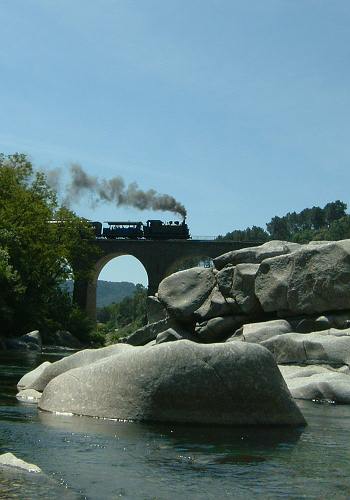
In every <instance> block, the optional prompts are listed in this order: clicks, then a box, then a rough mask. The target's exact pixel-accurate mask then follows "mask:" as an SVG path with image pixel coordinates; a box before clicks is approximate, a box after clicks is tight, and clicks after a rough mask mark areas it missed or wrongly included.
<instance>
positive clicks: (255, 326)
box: [226, 319, 292, 344]
mask: <svg viewBox="0 0 350 500" xmlns="http://www.w3.org/2000/svg"><path fill="white" fill-rule="evenodd" d="M290 332H292V327H291V325H290V323H288V321H286V320H285V319H275V320H271V321H262V322H259V323H247V324H245V325H243V326H242V327H241V328H240V329H239V330H237V331H236V332H235V334H234V335H233V336H232V337H230V338H228V339H227V340H226V342H232V341H233V340H242V341H245V342H253V343H255V344H260V343H261V342H263V341H264V340H268V339H270V338H272V337H275V336H276V335H283V334H285V333H290Z"/></svg>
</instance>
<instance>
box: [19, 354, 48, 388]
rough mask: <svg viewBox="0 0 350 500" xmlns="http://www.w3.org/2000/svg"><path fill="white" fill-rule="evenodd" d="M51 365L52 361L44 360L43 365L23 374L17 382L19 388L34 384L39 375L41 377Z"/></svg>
mask: <svg viewBox="0 0 350 500" xmlns="http://www.w3.org/2000/svg"><path fill="white" fill-rule="evenodd" d="M50 365H51V363H50V361H44V363H41V365H39V366H37V367H36V368H35V369H34V370H32V371H30V372H28V373H26V374H25V375H23V377H22V378H21V379H20V381H19V382H18V384H17V388H18V389H26V388H27V387H30V386H31V385H32V384H33V382H35V380H36V379H37V378H38V377H40V375H41V374H42V373H43V372H44V371H45V369H46V368H47V367H48V366H50Z"/></svg>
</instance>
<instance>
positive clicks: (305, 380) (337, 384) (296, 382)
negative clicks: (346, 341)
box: [279, 365, 350, 404]
mask: <svg viewBox="0 0 350 500" xmlns="http://www.w3.org/2000/svg"><path fill="white" fill-rule="evenodd" d="M344 368H345V369H346V372H345V373H344ZM279 369H280V371H281V373H282V375H283V377H284V379H285V381H286V383H287V385H288V388H289V390H290V392H291V394H292V396H293V398H295V399H307V400H318V401H332V402H335V403H341V404H349V403H350V375H349V370H348V368H347V367H342V368H340V369H338V370H336V369H333V368H331V367H329V366H316V365H313V366H306V367H305V366H295V365H293V366H282V365H281V366H279Z"/></svg>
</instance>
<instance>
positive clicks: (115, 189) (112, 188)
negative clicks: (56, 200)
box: [51, 163, 187, 218]
mask: <svg viewBox="0 0 350 500" xmlns="http://www.w3.org/2000/svg"><path fill="white" fill-rule="evenodd" d="M70 174H71V178H70V181H69V183H68V186H67V189H66V196H65V199H64V204H65V205H67V206H70V205H71V204H72V203H74V202H79V201H80V199H81V198H82V197H83V196H84V195H88V196H89V198H90V205H91V206H93V207H95V206H96V205H98V204H99V203H100V202H104V203H114V204H115V205H116V206H118V207H120V206H129V207H134V208H138V209H139V210H147V209H149V210H162V211H169V212H173V213H177V214H179V215H181V216H182V217H184V218H185V217H186V214H187V212H186V208H185V207H184V205H182V203H179V202H178V201H176V200H175V198H174V197H173V196H170V195H168V194H159V193H157V191H155V190H154V189H149V190H147V191H143V190H142V189H140V188H139V186H138V184H137V183H136V182H131V183H130V184H128V185H126V184H125V182H124V179H123V178H122V177H119V176H118V177H113V178H112V179H99V178H98V177H95V176H91V175H89V174H87V173H86V172H85V171H84V169H83V168H82V166H81V165H79V164H77V163H74V164H72V165H71V166H70ZM51 177H52V178H53V180H54V181H55V183H56V185H57V184H58V181H57V177H58V175H57V171H55V172H54V174H53V175H52V176H51Z"/></svg>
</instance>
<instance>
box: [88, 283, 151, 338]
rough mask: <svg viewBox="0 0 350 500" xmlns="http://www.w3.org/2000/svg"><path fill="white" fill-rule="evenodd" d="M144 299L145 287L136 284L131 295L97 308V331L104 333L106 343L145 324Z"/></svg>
mask: <svg viewBox="0 0 350 500" xmlns="http://www.w3.org/2000/svg"><path fill="white" fill-rule="evenodd" d="M146 299H147V290H146V288H144V287H143V286H142V285H140V284H138V285H136V290H135V292H134V294H133V295H132V296H130V297H126V298H125V299H123V300H122V301H121V302H119V303H118V304H111V305H109V306H107V307H103V308H101V309H98V311H97V320H98V321H99V322H100V323H102V325H101V324H100V325H99V329H98V331H100V332H103V334H104V335H106V340H107V342H108V343H112V342H115V341H116V340H117V339H118V338H121V337H125V336H127V335H130V334H131V333H132V332H134V331H135V330H137V329H138V328H140V327H141V326H143V325H145V324H146V322H147V314H146Z"/></svg>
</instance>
